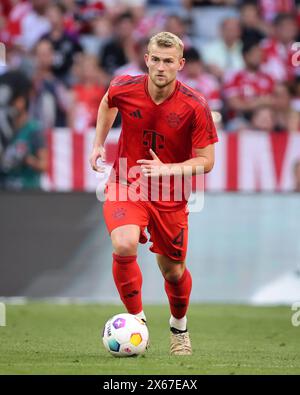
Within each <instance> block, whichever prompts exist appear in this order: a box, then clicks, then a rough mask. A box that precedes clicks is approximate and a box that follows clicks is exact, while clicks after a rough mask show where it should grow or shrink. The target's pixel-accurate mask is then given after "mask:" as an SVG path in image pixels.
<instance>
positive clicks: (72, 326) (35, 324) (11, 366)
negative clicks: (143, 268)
mask: <svg viewBox="0 0 300 395" xmlns="http://www.w3.org/2000/svg"><path fill="white" fill-rule="evenodd" d="M6 307H7V314H6V319H7V326H6V327H0V374H152V375H155V374H171V375H176V374H180V375H182V374H299V373H300V348H299V336H300V327H293V326H292V324H291V316H292V313H293V312H292V311H291V309H290V307H288V306H286V307H251V306H240V305H213V304H212V305H207V304H206V305H204V304H192V305H191V306H190V309H189V321H188V327H189V331H190V334H191V339H192V345H193V355H192V356H184V357H179V356H177V357H174V356H170V355H169V328H168V320H169V309H168V306H167V305H165V306H145V308H144V311H145V313H146V315H147V320H148V328H149V331H150V339H151V346H150V349H149V350H148V351H147V353H146V354H145V355H143V356H139V357H138V358H114V357H112V356H111V355H110V354H109V353H108V352H107V351H106V350H105V349H104V347H103V345H102V339H101V333H102V328H103V326H104V323H105V322H106V320H107V319H108V318H110V317H111V316H112V315H114V314H117V313H120V312H125V311H124V309H123V308H122V307H121V306H107V305H97V304H90V305H54V304H46V303H29V304H25V305H21V306H18V305H7V306H6Z"/></svg>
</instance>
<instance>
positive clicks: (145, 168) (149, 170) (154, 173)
mask: <svg viewBox="0 0 300 395" xmlns="http://www.w3.org/2000/svg"><path fill="white" fill-rule="evenodd" d="M149 152H150V155H151V156H152V158H153V159H139V160H137V161H136V162H137V163H138V164H140V165H141V169H142V172H143V174H144V175H145V176H146V177H158V176H164V175H169V174H170V170H169V167H168V165H167V164H165V163H163V162H162V161H161V160H160V159H159V157H158V156H157V155H156V153H155V152H154V151H153V150H152V149H151V148H150V150H149Z"/></svg>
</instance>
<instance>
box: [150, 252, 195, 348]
mask: <svg viewBox="0 0 300 395" xmlns="http://www.w3.org/2000/svg"><path fill="white" fill-rule="evenodd" d="M156 257H157V263H158V265H159V268H160V270H161V272H162V275H163V277H164V279H165V290H166V293H167V296H168V299H169V305H170V310H171V318H170V321H169V323H170V330H171V354H173V355H191V354H192V346H191V341H190V337H189V332H188V330H187V317H186V313H187V310H188V306H189V298H190V294H191V290H192V277H191V274H190V272H189V270H188V269H187V268H186V265H185V261H178V260H173V259H171V258H170V257H168V256H166V255H160V254H157V255H156Z"/></svg>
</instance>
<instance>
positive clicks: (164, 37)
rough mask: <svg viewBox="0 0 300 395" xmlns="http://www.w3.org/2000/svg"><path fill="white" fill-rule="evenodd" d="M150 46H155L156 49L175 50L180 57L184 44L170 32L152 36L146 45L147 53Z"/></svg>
mask: <svg viewBox="0 0 300 395" xmlns="http://www.w3.org/2000/svg"><path fill="white" fill-rule="evenodd" d="M151 45H157V46H158V47H164V48H173V47H175V48H177V49H178V51H179V53H180V57H182V56H183V49H184V44H183V42H182V41H181V40H180V38H179V37H178V36H176V35H175V34H173V33H170V32H160V33H157V34H155V36H152V37H151V38H150V41H149V44H148V51H149V52H150V47H151Z"/></svg>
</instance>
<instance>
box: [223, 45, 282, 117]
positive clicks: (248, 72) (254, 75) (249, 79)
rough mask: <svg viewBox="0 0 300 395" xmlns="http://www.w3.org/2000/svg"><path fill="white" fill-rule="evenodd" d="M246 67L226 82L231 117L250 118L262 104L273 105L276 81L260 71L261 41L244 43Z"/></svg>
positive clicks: (225, 87) (225, 90)
mask: <svg viewBox="0 0 300 395" xmlns="http://www.w3.org/2000/svg"><path fill="white" fill-rule="evenodd" d="M243 56H244V61H245V65H246V67H245V69H244V70H241V71H238V72H235V73H233V74H232V75H231V76H230V77H228V78H227V80H226V81H225V84H224V96H225V99H226V102H227V106H228V110H229V114H228V115H229V117H230V118H233V117H234V116H236V117H242V118H246V119H249V118H250V116H251V114H252V112H253V111H254V110H255V109H256V108H258V107H261V106H273V103H274V98H273V96H272V93H273V89H274V81H273V80H272V78H271V77H270V76H269V75H267V74H266V73H264V72H262V71H260V66H261V62H262V49H261V48H260V46H259V42H248V43H247V42H245V43H244V44H243Z"/></svg>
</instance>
